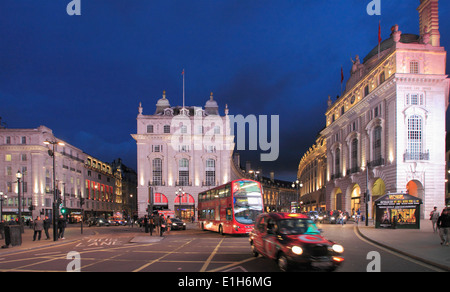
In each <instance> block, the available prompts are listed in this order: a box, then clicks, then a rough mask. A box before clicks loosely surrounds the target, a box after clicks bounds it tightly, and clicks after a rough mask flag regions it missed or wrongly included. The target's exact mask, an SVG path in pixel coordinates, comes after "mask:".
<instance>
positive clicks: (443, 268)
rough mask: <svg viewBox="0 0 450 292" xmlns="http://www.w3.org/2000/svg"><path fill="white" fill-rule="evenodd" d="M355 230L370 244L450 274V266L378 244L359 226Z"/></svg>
mask: <svg viewBox="0 0 450 292" xmlns="http://www.w3.org/2000/svg"><path fill="white" fill-rule="evenodd" d="M354 228H355V229H356V231H357V232H358V235H359V236H361V237H362V238H364V239H365V240H367V241H370V242H372V243H374V244H376V245H379V246H381V247H383V248H386V249H389V250H392V251H394V252H396V253H398V254H401V255H403V256H407V257H409V258H412V259H414V260H416V261H419V262H422V263H425V264H427V265H430V266H433V267H435V268H438V269H441V270H443V271H446V272H450V267H448V266H445V265H441V264H438V263H435V262H432V261H430V260H427V259H424V258H421V257H418V256H416V255H412V254H410V253H407V252H404V251H402V250H399V249H396V248H394V247H392V246H388V245H386V244H383V243H380V242H378V241H375V240H373V239H371V238H369V237H367V236H366V235H364V234H363V233H362V232H361V231H360V230H359V227H358V225H355V227H354Z"/></svg>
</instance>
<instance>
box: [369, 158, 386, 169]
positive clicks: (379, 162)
mask: <svg viewBox="0 0 450 292" xmlns="http://www.w3.org/2000/svg"><path fill="white" fill-rule="evenodd" d="M380 165H384V158H378V159H375V160H372V161H371V162H369V167H375V166H380Z"/></svg>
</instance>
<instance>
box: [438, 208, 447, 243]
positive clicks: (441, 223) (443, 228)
mask: <svg viewBox="0 0 450 292" xmlns="http://www.w3.org/2000/svg"><path fill="white" fill-rule="evenodd" d="M437 227H438V228H439V236H440V238H441V245H447V246H448V243H449V237H450V209H449V208H448V207H447V208H445V209H444V210H443V211H442V214H441V216H439V219H438V221H437Z"/></svg>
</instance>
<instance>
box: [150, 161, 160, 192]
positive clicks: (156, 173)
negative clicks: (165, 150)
mask: <svg viewBox="0 0 450 292" xmlns="http://www.w3.org/2000/svg"><path fill="white" fill-rule="evenodd" d="M152 166H153V185H154V186H160V185H162V160H161V159H160V158H155V159H153V162H152Z"/></svg>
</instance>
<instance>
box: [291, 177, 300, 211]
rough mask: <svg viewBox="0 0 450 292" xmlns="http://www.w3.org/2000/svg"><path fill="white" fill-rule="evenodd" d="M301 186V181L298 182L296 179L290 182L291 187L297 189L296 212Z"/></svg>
mask: <svg viewBox="0 0 450 292" xmlns="http://www.w3.org/2000/svg"><path fill="white" fill-rule="evenodd" d="M301 187H303V183H302V182H300V181H299V180H298V179H297V180H296V181H295V182H293V183H292V188H296V189H297V204H298V205H297V212H298V213H300V207H301V206H300V188H301Z"/></svg>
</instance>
